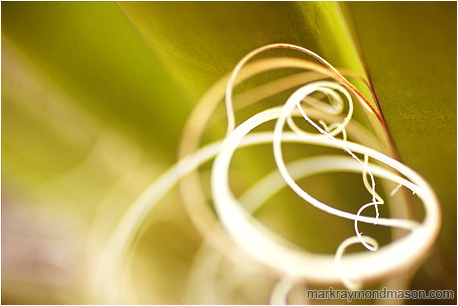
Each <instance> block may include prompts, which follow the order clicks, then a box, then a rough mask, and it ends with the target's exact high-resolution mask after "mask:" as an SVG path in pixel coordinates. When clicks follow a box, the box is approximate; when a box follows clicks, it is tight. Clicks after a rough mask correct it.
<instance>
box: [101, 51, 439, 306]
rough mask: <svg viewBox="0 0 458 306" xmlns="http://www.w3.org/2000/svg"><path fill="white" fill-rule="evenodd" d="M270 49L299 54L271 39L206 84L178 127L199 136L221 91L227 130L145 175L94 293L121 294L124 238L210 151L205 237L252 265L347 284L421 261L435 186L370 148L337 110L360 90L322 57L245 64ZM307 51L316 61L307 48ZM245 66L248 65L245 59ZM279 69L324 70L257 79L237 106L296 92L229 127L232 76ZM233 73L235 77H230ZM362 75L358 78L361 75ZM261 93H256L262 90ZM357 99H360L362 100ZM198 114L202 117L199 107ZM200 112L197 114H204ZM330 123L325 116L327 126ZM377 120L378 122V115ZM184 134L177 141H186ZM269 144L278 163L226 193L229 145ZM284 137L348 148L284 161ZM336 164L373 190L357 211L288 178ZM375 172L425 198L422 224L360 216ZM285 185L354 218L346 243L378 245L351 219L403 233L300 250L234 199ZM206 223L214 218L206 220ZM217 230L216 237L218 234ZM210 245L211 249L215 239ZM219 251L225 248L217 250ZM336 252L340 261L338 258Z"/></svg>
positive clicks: (128, 239) (262, 197)
mask: <svg viewBox="0 0 458 306" xmlns="http://www.w3.org/2000/svg"><path fill="white" fill-rule="evenodd" d="M273 48H290V49H296V50H299V51H303V52H304V50H307V49H304V48H301V47H297V46H293V45H288V44H273V45H268V46H265V47H261V48H259V49H256V50H255V51H252V52H251V53H250V54H248V55H247V56H246V57H244V59H242V61H241V62H239V63H238V64H237V66H236V68H235V69H234V71H233V73H232V74H231V75H230V76H228V82H227V84H226V85H227V86H226V87H225V86H224V84H223V81H221V82H219V83H218V86H219V87H212V88H211V90H210V91H209V92H207V94H206V95H205V96H204V98H203V100H202V103H199V105H198V106H197V107H196V109H195V111H193V117H192V119H193V120H192V122H190V126H191V127H192V128H191V129H189V131H188V130H186V131H185V133H184V135H185V136H186V137H189V138H191V139H192V140H193V141H194V142H195V143H199V141H200V137H201V136H202V134H203V132H204V130H205V126H206V124H207V122H208V119H209V118H210V117H211V115H212V113H213V110H214V109H215V108H216V106H217V105H218V103H219V101H220V99H221V98H222V97H223V96H224V94H225V95H226V111H227V117H228V118H227V120H228V131H227V134H226V137H225V139H223V140H222V141H221V140H220V141H215V142H214V143H211V144H208V145H206V146H204V147H200V146H199V145H196V146H194V145H195V144H194V143H192V141H191V143H189V142H188V143H186V144H187V145H188V148H189V147H190V148H192V149H191V150H190V151H188V152H186V154H185V155H184V156H183V158H181V159H180V160H179V162H177V164H175V165H174V166H173V167H171V168H170V169H169V170H168V171H167V172H166V173H164V175H163V176H161V177H159V178H158V179H157V180H156V181H155V182H153V183H152V184H151V185H150V186H149V187H148V188H147V189H146V190H145V192H144V193H143V194H142V195H141V196H140V197H139V198H138V200H137V201H135V202H134V203H133V204H132V205H131V206H130V207H129V208H128V210H127V211H126V213H125V215H124V216H123V217H122V219H121V222H119V224H118V225H117V226H116V228H115V230H114V232H113V234H112V236H111V238H110V241H109V243H108V244H107V245H106V247H105V249H104V252H103V254H102V256H101V259H100V267H99V269H98V271H97V272H96V273H97V277H95V286H94V287H95V288H94V289H95V290H94V291H95V292H96V293H97V294H100V295H101V296H102V297H103V295H105V296H104V297H105V298H106V300H105V302H108V303H110V304H113V303H117V301H116V298H117V295H118V292H119V290H117V287H118V285H119V284H120V279H122V277H121V276H122V273H121V272H122V268H123V263H124V262H125V260H126V257H127V256H126V254H127V251H128V248H129V246H130V245H131V244H132V242H133V240H134V237H135V234H136V232H137V231H138V228H139V227H140V225H141V224H142V222H143V221H144V219H145V218H146V216H147V213H149V212H150V211H151V210H152V209H153V208H154V206H155V205H156V204H157V203H158V201H159V200H160V199H161V198H162V197H163V196H164V195H165V194H166V193H167V192H168V191H169V190H170V189H171V188H172V187H173V186H174V185H175V184H176V183H177V182H178V181H179V180H181V179H182V178H184V177H185V176H188V175H189V174H190V173H193V172H195V171H197V170H198V168H199V166H200V165H202V164H203V163H205V162H208V161H210V160H212V159H214V162H213V164H212V170H211V171H212V172H211V178H210V180H211V186H210V187H211V189H210V190H211V195H212V200H213V202H214V207H215V211H216V215H217V217H218V218H219V220H218V219H217V218H216V217H215V215H211V214H208V216H211V217H213V218H214V220H218V221H219V223H218V225H219V226H220V227H221V233H220V232H218V234H217V235H215V236H214V238H212V239H213V241H222V240H223V239H221V238H224V239H231V240H232V242H233V243H235V244H237V245H238V247H239V248H238V249H239V250H241V251H243V252H244V253H245V254H248V255H249V256H251V257H252V259H254V260H256V261H257V262H258V263H260V264H263V265H265V266H267V267H270V268H271V269H272V270H274V271H276V272H278V273H279V274H280V275H295V277H296V276H297V279H300V281H301V282H304V281H307V283H308V282H311V283H319V284H329V283H335V282H339V281H341V282H344V284H345V279H347V280H350V283H347V285H348V284H351V281H352V280H353V281H358V282H361V284H362V283H364V282H365V281H366V280H368V279H380V278H383V277H387V276H389V275H392V274H393V273H395V272H397V271H399V270H400V269H402V268H404V267H405V266H406V265H407V264H413V263H416V262H419V261H420V260H421V259H423V258H424V256H425V254H426V252H427V251H428V249H429V248H430V247H431V246H432V244H433V242H434V239H435V238H436V236H437V233H438V230H439V227H440V210H439V204H438V201H437V198H436V196H435V194H434V191H433V190H432V189H431V187H430V186H429V184H428V183H427V182H426V181H425V180H424V179H423V178H422V177H421V176H420V175H418V174H417V173H416V172H414V171H413V170H412V169H410V168H408V167H407V166H405V165H403V164H402V163H400V162H398V161H397V160H395V159H393V158H391V157H389V156H387V155H385V154H382V153H380V152H378V151H377V150H375V149H374V148H375V147H377V146H376V144H375V145H374V140H373V138H372V137H370V136H372V135H370V134H368V132H366V129H365V128H364V127H362V126H361V124H359V123H357V122H355V121H353V120H350V119H351V115H350V116H349V115H348V114H347V116H343V115H340V111H341V110H340V108H342V109H343V105H344V103H343V102H344V101H343V99H342V96H343V97H345V98H346V99H349V101H350V100H351V97H354V98H356V99H357V100H358V101H359V102H361V101H360V100H362V99H364V97H362V95H361V94H359V92H358V91H357V90H356V89H355V87H354V86H353V85H351V84H350V83H349V82H348V81H346V79H345V78H343V77H342V75H341V74H340V73H339V72H338V71H337V70H336V69H335V68H333V67H332V66H330V64H328V63H327V62H326V61H324V60H322V61H321V60H320V61H321V62H322V63H323V64H324V66H325V67H326V68H327V69H325V68H324V67H323V65H318V64H315V63H311V62H308V61H305V60H299V59H291V58H280V59H273V58H268V59H262V60H259V61H258V62H255V63H249V64H247V62H248V60H249V59H250V58H251V57H253V56H255V55H256V54H259V53H260V52H263V51H266V50H269V49H273ZM305 53H307V54H309V55H311V56H313V57H315V58H317V59H320V57H318V56H317V55H316V54H314V53H313V54H312V53H311V52H305ZM323 61H324V62H323ZM245 64H247V65H246V66H245ZM251 65H252V66H251ZM281 68H299V69H307V70H310V71H311V72H316V73H319V74H321V75H322V76H321V77H317V76H307V78H309V77H310V80H306V81H304V83H298V80H299V81H300V79H296V80H295V83H294V84H291V86H289V85H290V84H285V83H289V81H290V79H287V78H283V79H280V80H281V81H283V83H282V84H281V86H280V85H276V86H271V87H272V88H270V91H268V92H267V91H265V90H264V89H263V90H260V89H261V86H258V87H255V88H253V91H252V92H256V90H258V92H257V94H256V95H253V97H251V96H250V94H248V93H247V95H246V96H245V97H244V98H245V100H246V104H245V106H246V105H249V104H252V103H254V102H258V101H261V100H262V99H264V98H267V97H269V96H272V95H274V94H276V93H278V92H281V91H283V90H286V89H290V88H297V87H300V88H299V89H298V90H297V91H296V92H295V93H294V94H293V95H297V96H295V97H294V99H291V101H290V100H289V99H288V101H287V102H286V103H285V104H284V105H283V106H280V107H275V108H272V109H268V110H265V111H262V112H260V113H258V114H256V115H254V116H252V117H251V118H249V119H247V120H246V121H245V122H243V123H241V124H240V125H238V126H237V127H236V126H235V113H234V106H233V105H232V90H233V87H234V86H235V85H236V84H238V82H241V80H246V79H248V78H249V77H252V76H254V75H257V74H260V73H263V72H267V71H270V70H274V69H281ZM239 74H240V77H239V78H237V76H238V75H239ZM350 74H351V73H350V72H347V73H346V75H350ZM301 77H303V76H301ZM327 78H332V79H334V80H335V81H334V82H330V81H327V82H321V83H320V82H316V81H318V80H323V79H327ZM286 81H287V82H286ZM362 81H363V82H364V81H365V80H362ZM275 84H280V83H275ZM264 85H266V84H264ZM369 89H371V88H369ZM259 91H261V92H262V93H263V94H264V95H263V94H260V93H259ZM298 92H299V93H298ZM314 92H321V93H323V94H324V97H325V98H327V99H328V100H329V104H328V103H325V102H323V101H321V100H320V99H316V98H315V97H312V96H311V94H312V93H314ZM339 92H340V94H339ZM245 93H246V92H245ZM371 93H372V91H371ZM241 95H242V94H241ZM347 95H348V96H347ZM299 96H301V97H299ZM303 97H305V98H303ZM348 97H349V98H348ZM250 98H251V100H250ZM364 101H366V100H365V99H364ZM304 105H305V107H304ZM361 105H362V106H364V107H366V108H369V109H372V108H371V106H370V105H369V104H368V103H362V104H361ZM352 107H353V104H351V106H349V109H350V108H351V111H350V110H349V112H348V113H352ZM339 110H340V111H339ZM203 113H204V115H202V114H203ZM371 113H372V114H374V115H375V116H376V117H377V118H379V119H380V118H382V117H381V113H379V112H378V111H375V110H373V109H372V111H371ZM330 114H332V115H330ZM379 116H380V117H379ZM202 117H205V118H204V119H202ZM231 117H232V119H231ZM293 117H299V118H301V117H302V118H303V119H306V120H307V118H308V119H309V120H310V121H311V122H309V123H310V124H311V123H312V122H313V124H315V125H316V126H317V127H318V131H319V133H314V134H312V133H306V132H305V131H303V130H301V129H300V128H299V127H298V126H297V125H296V124H295V123H294V120H293ZM336 118H338V121H340V122H339V123H337V122H334V121H335V119H336ZM312 119H313V120H315V121H316V122H319V124H316V123H315V121H313V120H312ZM380 120H381V119H380ZM268 121H276V122H275V128H274V131H272V132H256V133H252V132H251V131H252V130H253V129H255V128H256V127H258V126H260V125H261V124H264V123H265V122H268ZM328 122H333V123H330V124H329V123H328ZM382 123H384V122H383V121H382ZM286 124H287V125H288V126H289V127H290V128H291V130H292V132H291V131H284V130H283V129H284V126H285V125H286ZM196 129H197V134H198V136H192V132H195V131H196ZM320 130H321V131H323V132H321V131H320ZM347 132H348V136H349V137H350V138H351V139H352V140H355V139H357V140H358V142H359V143H355V142H351V141H347ZM249 133H250V134H249ZM340 133H341V134H342V139H338V138H336V136H337V135H340ZM248 134H249V135H248ZM186 137H184V138H186ZM186 139H187V138H186ZM186 139H184V140H183V142H186ZM361 139H366V140H361ZM367 139H369V140H367ZM267 143H270V144H272V145H273V150H274V154H276V155H278V156H277V157H278V158H277V157H276V163H277V167H278V170H276V171H274V172H272V173H271V174H270V175H268V177H266V178H265V179H261V180H260V181H259V182H258V183H256V184H255V185H254V186H252V187H251V188H250V189H249V190H248V191H247V196H246V197H245V196H244V195H242V196H241V197H240V198H237V197H236V196H235V195H234V194H233V193H232V191H231V188H230V184H229V170H230V165H231V160H232V157H233V155H234V153H235V151H236V150H237V149H239V148H242V147H246V146H252V145H258V144H267ZM282 143H297V144H305V145H314V146H322V147H328V148H335V149H343V150H344V151H345V152H347V153H348V154H349V155H350V156H333V155H331V156H313V157H308V158H306V159H303V160H299V161H295V162H293V163H291V164H289V165H288V166H287V165H286V164H285V162H284V161H283V159H282V158H280V157H282V155H281V154H282V152H281V144H282ZM360 143H362V144H360ZM363 144H364V145H363ZM275 151H276V152H275ZM352 154H353V155H352ZM356 154H359V155H361V156H364V162H361V160H359V158H358V156H357V155H356ZM369 158H371V161H372V162H370V161H369ZM374 162H379V163H380V164H382V165H383V167H382V166H379V165H376V164H375V163H374ZM335 172H348V173H358V174H361V173H362V174H363V181H364V185H365V187H366V189H367V190H368V192H369V193H371V194H372V202H370V203H367V204H365V205H363V206H361V208H360V209H359V211H358V212H357V213H356V214H354V213H351V212H347V211H342V210H339V209H338V208H335V207H332V206H331V205H328V204H326V203H322V202H320V201H319V200H318V199H316V198H313V197H312V196H311V195H310V194H308V193H307V192H306V191H305V190H303V189H302V188H300V187H299V186H297V183H296V182H295V181H296V180H297V179H299V178H305V177H308V176H312V175H316V174H320V173H335ZM398 173H400V174H398ZM375 177H377V178H382V179H384V180H388V181H391V182H394V183H396V184H398V188H397V189H399V188H400V187H401V186H402V187H406V188H407V189H409V190H410V191H412V192H413V193H414V194H417V195H418V197H419V199H420V200H421V203H422V205H423V206H424V211H425V217H424V219H423V220H422V221H421V222H417V221H414V220H409V219H401V218H393V217H392V218H386V217H383V216H380V217H379V216H378V214H377V215H376V217H375V218H374V217H369V216H364V215H361V213H362V211H363V210H364V209H366V208H367V207H370V206H375V208H376V209H377V205H378V202H381V201H382V199H381V198H380V197H379V196H378V194H377V193H376V191H375V179H374V178H375ZM285 186H288V187H290V188H291V189H293V190H294V191H295V192H296V193H297V194H298V195H299V196H300V197H301V198H303V199H304V200H305V201H306V202H308V203H310V204H311V205H313V206H314V207H316V208H318V209H320V210H322V211H325V212H327V213H329V214H332V215H335V216H338V217H341V218H346V219H348V220H352V221H353V222H354V225H355V232H356V236H355V237H352V238H353V240H352V241H354V243H358V242H359V243H362V244H363V245H364V243H366V245H364V246H365V247H366V248H368V249H369V250H370V249H371V248H372V249H373V248H374V247H375V246H376V241H375V240H374V241H375V242H373V241H370V240H368V239H367V238H366V237H367V236H363V235H362V234H361V233H359V231H358V222H365V223H376V224H377V225H378V226H387V227H395V228H400V229H405V230H407V231H409V233H408V234H406V235H405V236H404V237H403V238H402V239H398V240H395V241H393V242H392V243H390V244H388V245H386V246H383V247H380V249H378V250H377V251H375V250H373V251H374V252H359V253H352V254H348V255H346V256H345V257H343V256H342V255H343V251H344V249H345V247H342V248H343V249H340V247H339V249H338V252H336V254H335V255H328V254H315V253H311V252H308V251H307V250H305V249H303V248H299V247H298V246H295V245H293V244H292V243H291V242H289V241H287V240H286V239H284V238H282V237H281V236H280V235H278V234H276V233H274V232H273V231H272V230H270V229H269V228H267V227H266V226H265V225H264V224H262V223H261V222H260V221H258V220H257V219H255V218H254V217H253V216H252V215H251V214H250V212H249V211H248V210H247V209H246V207H244V206H243V204H242V202H244V201H245V200H244V201H241V200H242V198H244V199H248V200H247V201H252V202H254V205H253V209H257V208H259V207H260V205H262V204H263V203H265V201H266V200H267V199H269V198H271V197H272V195H273V194H274V193H275V192H277V191H278V190H279V189H281V188H283V187H285ZM207 206H208V207H207ZM209 207H210V205H203V206H202V207H199V209H201V210H204V209H207V210H208V211H210V208H209ZM201 210H196V209H195V207H193V209H189V210H188V213H189V215H190V216H191V220H192V222H194V223H195V224H196V227H198V228H199V229H201V228H203V229H204V230H203V231H202V233H203V235H204V236H205V237H206V239H207V237H208V236H210V235H208V236H207V234H208V232H205V230H208V228H209V227H210V226H199V224H197V223H198V222H200V221H199V218H197V217H196V215H198V214H199V213H200V212H201ZM211 213H213V212H211ZM211 220H213V219H211ZM208 224H210V225H213V224H212V223H210V222H209V223H208ZM223 230H224V231H223ZM220 234H221V236H218V235H220ZM223 234H224V235H223ZM212 237H213V236H212ZM209 240H210V238H209ZM344 242H345V241H344ZM221 245H222V247H221ZM221 245H220V247H221V248H220V249H218V250H219V251H221V252H228V251H227V250H228V249H229V248H227V246H228V245H227V244H221ZM212 246H213V247H215V245H212ZM231 246H232V244H231ZM215 248H217V247H215ZM225 255H227V254H226V253H225ZM336 255H339V256H336ZM336 258H337V261H338V263H337V264H336ZM239 262H240V261H239ZM242 265H243V262H242ZM265 270H267V269H264V271H265ZM269 273H270V271H269ZM107 280H108V281H107Z"/></svg>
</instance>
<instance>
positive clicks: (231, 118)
mask: <svg viewBox="0 0 458 306" xmlns="http://www.w3.org/2000/svg"><path fill="white" fill-rule="evenodd" d="M279 48H285V49H293V50H297V51H300V52H302V53H305V54H308V55H310V56H312V57H313V58H315V59H317V60H318V61H320V62H321V63H322V64H323V65H324V66H326V67H327V68H328V69H330V70H331V71H332V72H333V73H335V74H336V75H337V76H338V77H339V78H340V80H341V82H342V83H344V84H345V85H347V86H349V87H350V88H351V90H352V91H353V92H355V93H356V94H357V95H358V96H359V97H360V98H361V100H362V101H363V105H364V106H365V107H366V108H367V109H368V110H369V111H370V112H371V113H373V114H374V115H375V116H376V117H377V119H378V120H379V122H382V123H383V124H384V122H385V121H384V119H383V116H382V115H381V113H380V112H379V111H376V110H375V109H374V108H373V107H372V105H370V104H369V102H368V101H367V99H366V98H365V97H364V95H363V94H361V93H360V92H359V91H358V89H356V87H355V86H354V85H353V84H351V83H350V82H349V81H348V80H347V79H346V78H345V77H344V76H343V75H342V74H341V73H340V72H339V71H338V70H337V69H335V68H334V67H333V66H332V65H331V64H330V63H328V62H327V61H326V60H325V59H324V58H322V57H321V56H319V55H318V54H316V53H315V52H313V51H311V50H309V49H306V48H303V47H300V46H296V45H292V44H287V43H274V44H270V45H265V46H262V47H260V48H257V49H255V50H253V51H251V52H249V53H248V54H247V55H245V56H244V57H243V58H242V59H241V60H240V61H239V62H238V63H237V65H236V66H235V68H234V70H233V71H232V74H231V76H230V78H229V80H228V82H227V85H226V94H225V99H226V114H227V132H226V136H227V135H228V134H229V133H230V132H231V131H233V130H234V128H235V114H234V103H233V101H232V92H233V87H234V84H235V80H236V78H237V75H238V74H239V73H240V70H241V69H242V68H243V66H244V65H246V63H247V62H248V61H249V60H250V59H251V58H253V57H254V56H256V55H258V54H260V53H263V52H265V51H268V50H273V49H279Z"/></svg>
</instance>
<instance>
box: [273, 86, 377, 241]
mask: <svg viewBox="0 0 458 306" xmlns="http://www.w3.org/2000/svg"><path fill="white" fill-rule="evenodd" d="M303 88H304V89H305V90H302V88H300V89H298V90H297V91H296V92H295V93H294V94H293V95H291V97H290V98H289V99H288V101H287V102H286V104H285V106H284V108H286V109H288V104H290V105H293V104H294V103H295V104H296V107H297V109H298V110H299V112H300V113H301V115H302V117H303V118H304V119H305V120H306V121H307V122H308V123H309V124H310V125H312V126H313V127H315V129H317V130H318V131H319V132H320V133H321V134H322V135H324V136H326V137H328V138H329V139H331V140H333V141H337V138H335V135H337V134H338V133H340V132H342V133H343V135H344V137H343V141H341V142H337V143H338V144H339V145H340V147H341V148H342V149H343V150H344V151H346V152H347V153H348V154H349V155H350V156H351V157H353V158H354V159H355V160H357V161H358V163H360V164H361V165H362V171H363V181H364V185H365V186H366V189H367V190H368V191H369V193H371V194H372V199H373V202H372V203H373V204H374V205H375V207H376V219H378V216H379V213H378V207H377V205H378V204H383V200H382V199H381V197H380V196H379V195H378V194H377V193H376V191H375V179H374V176H373V174H372V173H371V172H370V171H367V162H368V157H367V155H365V161H364V162H362V161H361V160H360V159H359V158H358V157H357V156H356V155H355V154H354V153H353V152H352V151H351V150H350V149H349V148H348V147H347V146H346V144H345V143H346V132H344V131H345V127H346V126H347V125H348V123H349V122H350V120H351V118H352V114H353V101H352V99H351V96H350V94H349V93H347V92H346V90H345V88H344V87H342V86H340V85H337V84H335V83H331V82H325V81H321V82H315V83H311V84H308V85H306V87H303ZM310 88H313V90H315V92H316V91H321V92H323V93H325V94H326V96H327V97H328V98H332V99H335V103H334V104H333V105H335V106H336V108H337V109H339V110H342V109H343V101H342V99H340V96H339V95H338V94H337V93H336V92H335V91H334V90H338V91H340V92H341V93H342V94H344V96H345V97H346V99H347V101H348V104H349V111H348V115H347V116H346V117H345V120H344V122H342V123H333V125H331V126H334V127H335V129H333V130H332V131H331V132H328V131H327V127H326V124H324V123H322V125H323V124H324V126H325V129H322V128H321V127H320V126H319V125H317V124H316V123H315V122H314V121H313V120H311V119H310V118H309V117H308V116H307V114H306V113H305V111H304V110H303V108H302V107H301V105H300V104H301V102H302V101H306V99H307V97H308V96H309V95H310V94H312V93H313V92H314V91H313V90H312V89H310ZM331 101H332V100H331ZM314 105H319V104H314ZM289 108H290V109H291V107H289ZM320 109H321V110H322V111H325V112H328V111H327V110H325V108H323V107H321V108H320ZM292 110H293V109H291V112H292ZM287 120H288V123H289V125H290V126H291V127H292V129H293V130H294V131H295V132H296V133H300V134H304V135H307V136H310V137H316V136H315V134H313V133H308V132H305V131H302V130H301V129H299V128H298V127H297V126H296V125H295V124H294V123H293V120H292V119H291V113H290V114H289V115H288V117H287ZM277 135H279V134H278V133H277ZM312 135H313V136H312ZM274 143H275V140H274ZM277 143H278V141H277ZM280 155H281V150H279V148H278V146H277V147H276V148H274V157H275V161H276V163H277V165H279V159H280V158H281V156H280ZM280 173H282V172H280ZM367 174H369V176H370V178H371V186H369V182H368V181H367ZM285 180H287V182H290V180H288V179H287V178H286V179H285ZM297 188H298V186H297V185H295V188H293V189H295V190H297ZM355 222H357V221H356V220H355ZM374 224H376V221H374ZM356 235H357V237H358V238H359V237H361V236H360V235H359V233H356ZM361 243H362V244H363V245H364V246H365V247H368V244H366V243H365V242H364V241H363V240H361Z"/></svg>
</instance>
